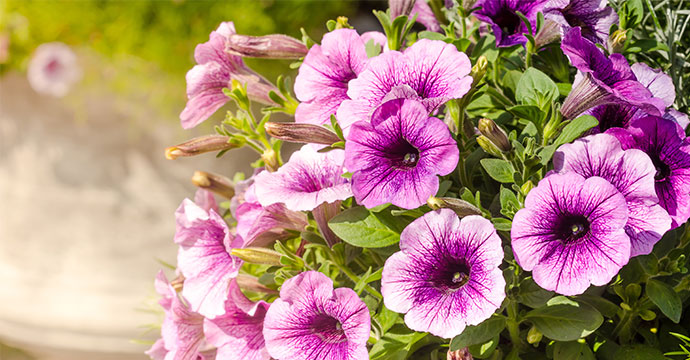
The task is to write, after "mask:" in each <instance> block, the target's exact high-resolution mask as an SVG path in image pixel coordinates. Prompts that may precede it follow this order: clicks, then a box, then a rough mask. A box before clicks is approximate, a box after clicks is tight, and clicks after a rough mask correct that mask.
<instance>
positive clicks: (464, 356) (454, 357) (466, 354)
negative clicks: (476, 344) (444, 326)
mask: <svg viewBox="0 0 690 360" xmlns="http://www.w3.org/2000/svg"><path fill="white" fill-rule="evenodd" d="M446 359H447V360H473V359H474V357H472V354H470V350H469V349H468V348H462V349H458V350H455V351H450V350H448V354H447V355H446Z"/></svg>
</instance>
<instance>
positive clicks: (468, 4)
mask: <svg viewBox="0 0 690 360" xmlns="http://www.w3.org/2000/svg"><path fill="white" fill-rule="evenodd" d="M476 2H477V0H462V2H461V5H462V8H463V10H465V12H467V11H470V10H472V8H474V4H475V3H476Z"/></svg>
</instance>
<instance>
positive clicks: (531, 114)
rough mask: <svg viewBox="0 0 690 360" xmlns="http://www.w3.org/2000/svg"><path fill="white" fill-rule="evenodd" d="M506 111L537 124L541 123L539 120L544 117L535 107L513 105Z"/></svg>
mask: <svg viewBox="0 0 690 360" xmlns="http://www.w3.org/2000/svg"><path fill="white" fill-rule="evenodd" d="M506 110H508V112H510V113H511V114H513V115H515V116H517V117H519V118H521V119H526V120H530V121H532V122H537V123H539V122H541V119H542V117H543V116H544V112H543V111H541V109H539V107H537V106H535V105H515V106H512V107H509V108H508V109H506Z"/></svg>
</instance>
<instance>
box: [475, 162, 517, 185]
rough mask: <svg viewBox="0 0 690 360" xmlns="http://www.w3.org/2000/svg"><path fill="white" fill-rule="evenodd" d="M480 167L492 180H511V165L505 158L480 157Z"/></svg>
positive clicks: (509, 181) (510, 181)
mask: <svg viewBox="0 0 690 360" xmlns="http://www.w3.org/2000/svg"><path fill="white" fill-rule="evenodd" d="M480 163H481V164H482V167H483V168H484V170H486V172H487V173H488V174H489V176H491V177H492V178H493V179H494V180H496V181H498V182H502V183H512V182H513V173H514V172H515V169H513V165H512V164H511V163H510V162H508V161H507V160H502V159H482V160H481V161H480Z"/></svg>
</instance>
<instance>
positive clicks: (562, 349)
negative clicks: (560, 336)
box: [553, 341, 596, 360]
mask: <svg viewBox="0 0 690 360" xmlns="http://www.w3.org/2000/svg"><path fill="white" fill-rule="evenodd" d="M595 359H596V358H595V357H594V354H593V353H592V349H590V348H589V345H587V343H586V342H584V343H580V342H577V341H568V342H560V341H559V342H557V343H556V345H555V346H554V348H553V360H595Z"/></svg>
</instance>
